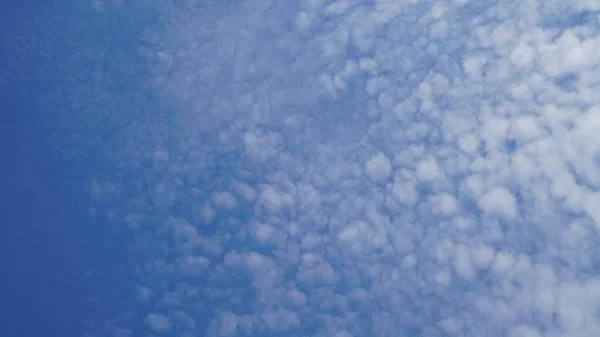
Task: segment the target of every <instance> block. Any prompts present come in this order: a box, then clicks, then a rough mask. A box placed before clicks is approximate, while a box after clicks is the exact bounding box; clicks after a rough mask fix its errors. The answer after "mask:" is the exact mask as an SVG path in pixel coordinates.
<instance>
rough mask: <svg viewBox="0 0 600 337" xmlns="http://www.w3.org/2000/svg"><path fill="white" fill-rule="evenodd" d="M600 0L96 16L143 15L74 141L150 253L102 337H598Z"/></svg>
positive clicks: (69, 122) (119, 9)
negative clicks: (78, 142) (109, 336)
mask: <svg viewBox="0 0 600 337" xmlns="http://www.w3.org/2000/svg"><path fill="white" fill-rule="evenodd" d="M599 4H600V3H599V2H597V1H593V0H587V1H586V0H579V1H566V0H565V1H562V0H556V1H538V0H529V1H501V2H498V1H476V0H472V1H469V0H453V1H451V0H446V1H439V2H434V1H418V0H411V1H387V0H376V1H336V2H332V1H325V0H306V1H291V2H290V1H279V2H275V1H266V0H263V1H245V2H225V3H220V2H219V3H217V2H214V3H213V2H211V1H193V0H188V1H176V2H175V3H173V4H171V3H168V2H164V4H161V3H158V2H157V3H154V4H152V5H144V4H138V3H136V1H129V0H122V1H101V0H96V1H95V2H94V3H93V7H92V8H90V10H91V9H94V10H96V11H97V13H96V14H94V15H96V16H97V17H98V18H107V17H113V16H117V17H118V16H119V15H122V16H125V15H126V14H125V13H126V12H127V11H129V12H130V13H131V12H133V13H146V14H143V15H142V14H139V15H140V16H141V17H142V16H143V18H141V19H136V20H137V21H135V22H136V24H137V25H138V26H135V25H133V24H132V25H133V26H131V27H134V28H135V29H134V28H131V29H127V28H126V29H125V32H127V34H128V36H129V38H130V39H131V41H130V42H129V44H128V47H127V49H125V48H123V47H111V43H116V42H114V40H113V41H112V42H111V41H109V42H106V43H103V42H98V44H96V45H94V47H93V48H91V49H90V50H89V51H87V54H85V55H87V57H89V63H90V64H91V67H94V66H96V67H98V68H97V69H96V70H85V71H84V70H81V72H84V73H86V74H87V73H88V72H90V73H91V74H90V76H91V78H92V79H93V81H91V82H90V83H88V84H87V85H86V86H81V92H79V93H77V92H76V93H70V95H71V96H72V97H70V98H69V100H70V102H72V104H75V105H78V106H79V107H80V108H82V107H87V108H86V109H85V112H82V113H81V114H75V113H72V112H69V113H65V116H63V124H62V128H58V129H57V130H70V131H71V134H72V135H73V137H76V136H78V137H80V138H78V139H85V140H82V141H81V142H83V144H85V145H82V146H75V145H70V146H69V145H65V144H68V142H67V141H66V140H64V139H62V140H61V138H60V137H59V136H57V140H56V142H57V144H62V145H61V147H59V146H58V145H57V154H59V155H60V156H63V157H64V158H80V159H79V160H82V162H86V160H87V163H88V164H89V163H90V162H92V161H94V160H96V161H98V162H101V163H103V164H102V165H101V167H103V169H98V166H94V165H89V167H90V169H89V170H88V171H89V172H88V174H87V179H88V180H87V181H86V182H85V186H86V188H87V190H88V191H89V196H90V204H89V207H90V212H92V213H94V214H97V213H98V212H102V213H103V214H104V216H105V217H106V219H107V223H110V224H111V226H122V227H123V228H126V229H127V230H129V231H130V233H131V235H132V240H131V247H130V251H131V255H130V260H129V261H126V263H124V268H125V269H126V270H128V271H129V272H127V273H125V275H128V276H126V281H124V282H126V283H127V284H129V285H131V287H132V289H133V290H134V291H132V293H131V299H130V301H129V302H128V303H129V305H128V306H127V307H126V308H123V311H122V312H121V313H120V314H119V315H118V316H117V317H115V318H114V320H111V321H110V322H107V323H104V324H102V326H103V327H105V329H107V330H109V332H110V333H112V334H113V335H114V336H139V335H156V336H159V335H160V336H181V337H183V336H335V337H350V336H423V337H425V336H428V337H433V336H510V337H541V336H548V337H550V336H552V337H559V336H569V337H584V336H596V334H597V331H600V318H599V317H598V312H599V310H600V277H599V276H598V275H597V274H598V273H597V270H598V268H596V267H597V266H596V263H597V262H598V261H597V259H598V256H600V250H599V248H598V247H599V245H598V229H599V228H600V192H599V188H600V136H599V132H598V130H600V96H599V95H598V94H597V93H598V91H599V90H600V53H599V52H598V51H600V35H599V34H598V27H600V17H599V11H600V5H599ZM148 13H151V14H148ZM131 15H133V14H131ZM144 15H148V18H147V19H145V16H144ZM151 19H152V20H151ZM125 21H126V20H123V22H125ZM118 22H122V21H118ZM94 48H95V49H94ZM127 53H129V54H127ZM133 53H135V55H136V56H135V59H136V60H137V61H135V62H133V61H131V60H132V59H134V58H133V56H131V55H133ZM81 55H82V54H80V57H81V58H83V57H84V56H81ZM124 60H125V61H127V60H128V61H127V62H129V63H126V62H125V61H124ZM84 66H85V64H82V65H81V66H80V67H82V69H84V68H83V67H84ZM102 67H103V68H102ZM86 69H89V68H86ZM70 72H71V73H73V74H75V73H76V71H75V70H70ZM94 76H95V77H94ZM111 76H112V77H111ZM121 78H123V79H127V83H128V84H127V85H125V84H123V83H122V84H121V85H122V86H123V87H126V88H125V89H123V88H121V89H119V88H120V87H119V86H118V85H117V84H118V83H119V81H120V79H121ZM131 78H134V79H136V80H137V82H135V83H131ZM107 83H109V84H107ZM115 83H117V84H115ZM109 89H110V90H114V91H112V92H111V91H109ZM86 90H87V91H86ZM54 99H56V96H54ZM60 99H64V100H67V98H62V97H61V98H60ZM82 109H83V108H82ZM78 118H85V120H86V122H83V121H79V120H78ZM91 119H94V120H95V121H97V122H90V120H91ZM76 127H78V128H84V127H87V128H89V130H90V131H89V132H87V133H81V134H80V133H79V130H77V129H76ZM61 132H62V131H61ZM86 135H87V136H89V137H87V136H86ZM92 136H94V137H95V138H94V137H92ZM75 148H77V151H75ZM81 158H87V159H81ZM92 167H94V168H92ZM105 333H107V332H106V331H104V332H98V335H105Z"/></svg>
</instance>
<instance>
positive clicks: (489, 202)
mask: <svg viewBox="0 0 600 337" xmlns="http://www.w3.org/2000/svg"><path fill="white" fill-rule="evenodd" d="M479 207H480V208H481V209H482V210H483V211H485V212H486V213H489V214H492V215H497V216H501V217H504V218H506V219H509V220H511V219H514V218H515V217H516V216H517V213H518V208H517V199H516V198H515V196H514V195H513V194H512V193H511V192H510V191H509V190H508V189H506V188H505V187H494V188H492V189H491V190H490V191H489V192H488V193H486V194H485V195H484V196H483V197H482V198H481V199H480V200H479Z"/></svg>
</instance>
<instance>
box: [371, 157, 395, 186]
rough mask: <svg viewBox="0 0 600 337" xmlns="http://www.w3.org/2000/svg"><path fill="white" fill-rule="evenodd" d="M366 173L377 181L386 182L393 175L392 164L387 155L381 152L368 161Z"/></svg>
mask: <svg viewBox="0 0 600 337" xmlns="http://www.w3.org/2000/svg"><path fill="white" fill-rule="evenodd" d="M366 172H367V174H368V175H369V177H370V178H371V179H373V180H375V181H386V180H388V179H389V178H390V175H391V174H392V163H391V162H390V160H389V159H388V157H387V156H386V155H385V153H383V152H379V153H377V154H375V155H373V156H372V157H371V158H370V159H369V160H368V161H367V164H366Z"/></svg>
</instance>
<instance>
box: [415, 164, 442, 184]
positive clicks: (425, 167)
mask: <svg viewBox="0 0 600 337" xmlns="http://www.w3.org/2000/svg"><path fill="white" fill-rule="evenodd" d="M439 174H440V170H439V167H438V164H437V161H436V160H435V159H434V158H429V159H426V160H423V161H421V162H420V163H419V164H418V165H417V178H418V179H419V180H420V181H423V182H428V181H432V180H434V179H436V178H437V177H438V175H439Z"/></svg>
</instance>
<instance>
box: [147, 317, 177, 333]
mask: <svg viewBox="0 0 600 337" xmlns="http://www.w3.org/2000/svg"><path fill="white" fill-rule="evenodd" d="M144 323H145V324H146V326H147V327H148V328H149V329H150V330H152V331H153V332H156V333H164V332H167V331H170V330H171V327H172V325H171V320H170V319H169V317H167V316H165V315H162V314H148V316H146V318H145V319H144Z"/></svg>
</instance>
